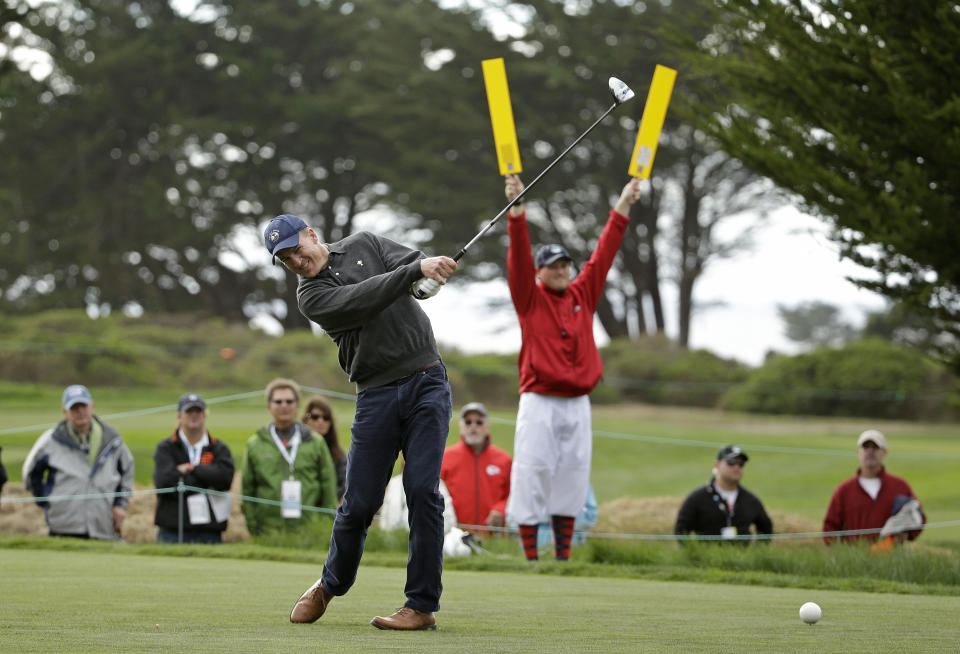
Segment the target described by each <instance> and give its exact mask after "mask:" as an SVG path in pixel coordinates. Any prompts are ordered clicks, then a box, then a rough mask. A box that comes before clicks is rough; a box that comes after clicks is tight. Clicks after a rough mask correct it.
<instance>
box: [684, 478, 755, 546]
mask: <svg viewBox="0 0 960 654" xmlns="http://www.w3.org/2000/svg"><path fill="white" fill-rule="evenodd" d="M750 525H754V526H756V528H757V533H758V534H772V533H773V522H772V521H771V520H770V516H768V515H767V512H766V510H764V508H763V503H761V502H760V500H759V499H758V498H757V496H756V495H754V494H753V493H751V492H750V491H748V490H747V489H746V488H744V487H743V486H741V487H740V492H739V493H738V494H737V501H736V502H735V503H734V505H733V511H730V510H728V508H727V503H726V502H725V501H724V500H723V498H722V497H721V496H720V495H719V494H718V493H717V490H716V488H714V485H713V480H711V481H709V482H708V483H707V484H706V485H704V486H701V487H700V488H697V489H696V490H695V491H693V492H692V493H690V494H689V495H687V499H685V500H684V501H683V505H682V506H681V507H680V512H679V513H678V514H677V522H676V524H675V525H674V527H673V533H675V534H689V533H690V532H694V533H696V534H699V535H701V536H707V535H713V536H719V535H720V530H721V529H723V528H724V527H727V526H732V527H736V528H737V534H738V535H740V536H742V535H744V534H749V533H750ZM681 542H683V541H681ZM738 542H742V543H744V544H746V543H748V542H749V541H747V540H743V541H738Z"/></svg>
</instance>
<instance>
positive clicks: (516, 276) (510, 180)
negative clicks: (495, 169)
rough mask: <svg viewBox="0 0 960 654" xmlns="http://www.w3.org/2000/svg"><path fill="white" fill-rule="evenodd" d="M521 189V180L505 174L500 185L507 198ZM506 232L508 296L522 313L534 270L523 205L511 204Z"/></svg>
mask: <svg viewBox="0 0 960 654" xmlns="http://www.w3.org/2000/svg"><path fill="white" fill-rule="evenodd" d="M522 190H523V182H521V181H520V178H519V177H517V176H516V175H507V177H506V182H505V184H504V193H505V194H506V196H507V200H513V198H515V197H516V196H517V194H518V193H520V191H522ZM507 233H508V234H509V235H510V246H509V248H507V284H508V285H509V286H510V297H511V298H512V299H513V306H514V308H515V309H516V310H517V314H519V315H524V314H525V313H527V312H528V311H529V310H530V307H531V306H532V305H533V297H534V291H535V290H536V288H537V271H536V268H534V263H533V254H532V252H531V249H530V231H529V229H528V228H527V218H526V212H525V211H524V209H523V205H521V204H515V205H513V206H512V207H510V211H508V212H507Z"/></svg>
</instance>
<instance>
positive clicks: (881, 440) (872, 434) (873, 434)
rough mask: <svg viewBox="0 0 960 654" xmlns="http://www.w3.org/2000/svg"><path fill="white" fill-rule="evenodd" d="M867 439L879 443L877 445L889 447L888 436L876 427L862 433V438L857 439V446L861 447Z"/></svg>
mask: <svg viewBox="0 0 960 654" xmlns="http://www.w3.org/2000/svg"><path fill="white" fill-rule="evenodd" d="M867 441H873V442H874V443H876V444H877V447H881V448H883V449H887V438H886V436H884V435H883V434H882V433H880V432H879V431H877V430H876V429H868V430H867V431H865V432H863V433H862V434H860V438H858V439H857V447H858V448H859V447H861V446H862V445H863V444H864V443H866V442H867Z"/></svg>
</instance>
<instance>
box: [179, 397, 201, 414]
mask: <svg viewBox="0 0 960 654" xmlns="http://www.w3.org/2000/svg"><path fill="white" fill-rule="evenodd" d="M190 409H201V410H202V411H206V410H207V403H206V402H204V401H203V398H202V397H200V396H199V395H197V394H196V393H187V394H186V395H182V396H181V397H180V400H179V401H178V402H177V411H188V410H190Z"/></svg>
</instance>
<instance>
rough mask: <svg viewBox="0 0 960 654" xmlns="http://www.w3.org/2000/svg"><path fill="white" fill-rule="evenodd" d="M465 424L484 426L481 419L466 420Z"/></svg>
mask: <svg viewBox="0 0 960 654" xmlns="http://www.w3.org/2000/svg"><path fill="white" fill-rule="evenodd" d="M463 424H465V425H482V424H483V418H479V419H477V420H464V421H463Z"/></svg>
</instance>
